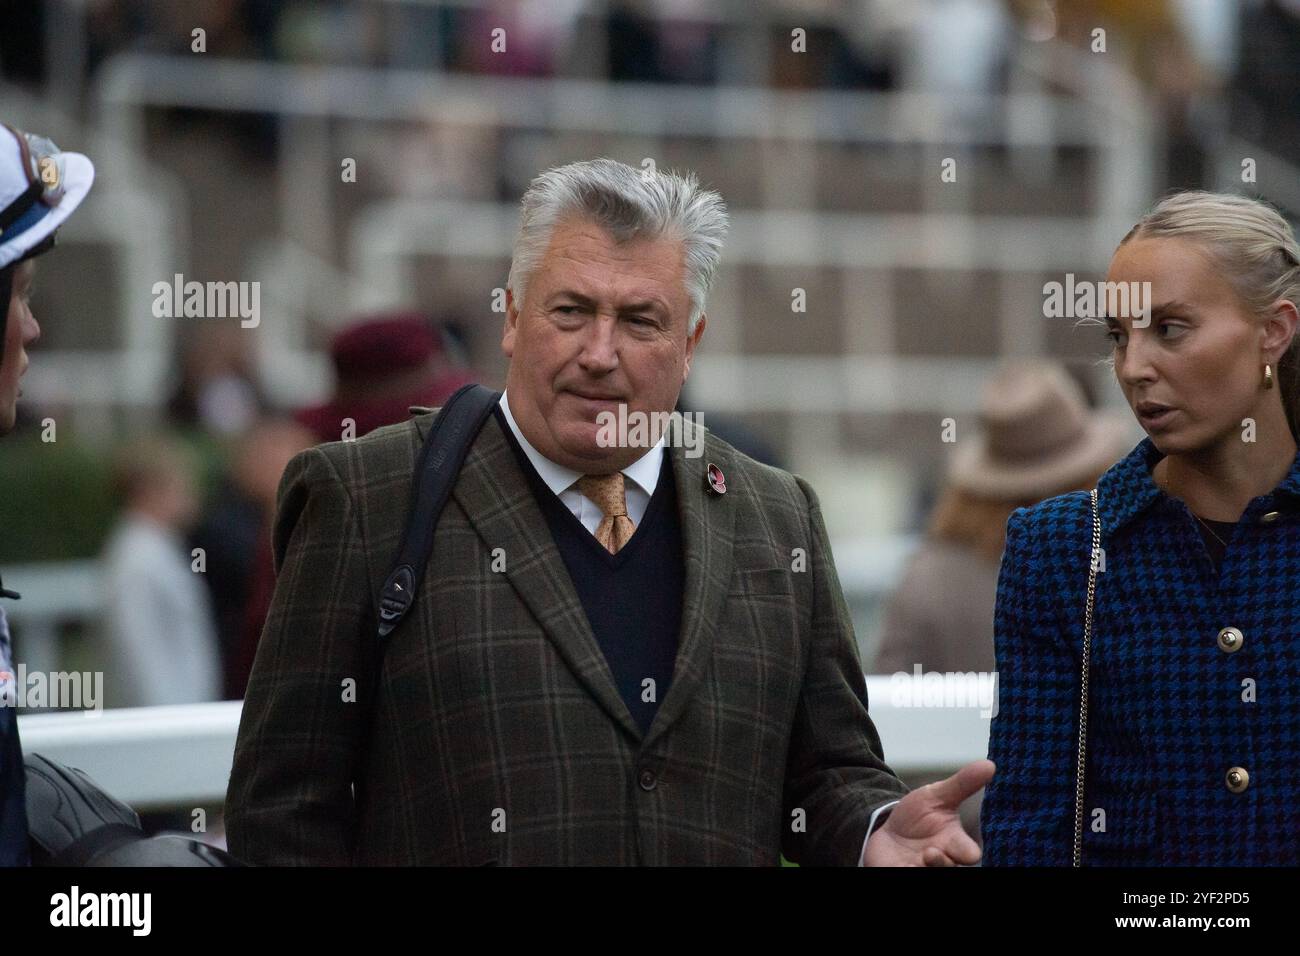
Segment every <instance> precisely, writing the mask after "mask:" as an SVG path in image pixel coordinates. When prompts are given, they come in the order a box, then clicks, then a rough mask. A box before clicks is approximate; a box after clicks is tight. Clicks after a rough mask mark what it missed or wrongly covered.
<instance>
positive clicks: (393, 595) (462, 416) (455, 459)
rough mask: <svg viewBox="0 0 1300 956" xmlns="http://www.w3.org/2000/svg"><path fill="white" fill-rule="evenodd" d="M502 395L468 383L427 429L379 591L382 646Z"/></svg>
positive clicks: (407, 605)
mask: <svg viewBox="0 0 1300 956" xmlns="http://www.w3.org/2000/svg"><path fill="white" fill-rule="evenodd" d="M500 399H501V393H500V392H494V391H492V390H491V389H490V388H486V387H484V386H482V385H464V386H462V387H461V388H459V389H457V390H456V392H455V394H453V395H452V396H451V398H449V399H447V401H446V404H444V405H443V406H442V410H441V411H440V412H439V413H438V417H437V418H436V419H434V422H433V424H432V425H431V426H430V427H429V436H428V438H426V439H425V441H424V447H423V448H421V449H420V457H419V459H418V461H417V462H416V466H415V477H414V480H413V482H412V489H411V509H410V512H409V514H408V516H407V519H406V530H405V531H403V532H402V546H401V549H400V550H399V551H398V553H397V560H396V561H395V562H394V567H393V570H392V571H391V572H390V573H389V575H388V578H387V580H385V581H384V586H383V588H382V589H381V590H380V592H379V638H380V646H381V649H382V646H383V639H384V638H386V637H387V636H388V635H389V634H390V633H391V632H392V630H393V628H395V627H397V625H398V624H400V623H401V622H402V618H404V617H405V616H406V612H407V611H409V610H410V609H411V605H412V604H413V603H414V602H415V591H416V589H417V588H418V587H419V586H420V581H421V579H422V578H423V577H424V568H425V565H426V564H428V563H429V552H430V551H432V550H433V533H434V531H435V530H436V529H437V525H438V516H439V515H440V514H442V509H443V506H444V505H445V504H446V503H447V497H448V495H450V494H451V489H452V486H453V485H455V484H456V477H457V475H459V474H460V469H461V466H462V465H464V464H465V457H466V456H467V455H468V454H469V446H470V445H472V444H473V443H474V438H475V437H476V436H477V435H478V433H479V432H480V431H481V430H482V428H483V423H484V422H485V421H486V420H487V417H488V415H490V414H492V409H493V408H494V407H495V406H496V404H497V402H498V401H500Z"/></svg>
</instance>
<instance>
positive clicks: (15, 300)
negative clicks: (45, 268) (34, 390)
mask: <svg viewBox="0 0 1300 956" xmlns="http://www.w3.org/2000/svg"><path fill="white" fill-rule="evenodd" d="M35 274H36V263H35V261H34V260H32V259H28V260H27V261H26V262H23V263H20V264H19V266H18V268H17V269H15V270H14V285H13V292H12V293H11V294H10V297H9V324H8V325H7V326H5V352H4V361H3V362H0V435H4V434H6V433H8V432H9V431H10V430H11V429H12V428H13V427H14V420H15V418H16V417H17V413H18V411H17V405H18V396H19V394H20V391H19V388H18V380H19V379H20V378H22V375H23V373H24V372H26V371H27V352H26V351H25V347H26V346H28V345H30V344H31V343H33V342H35V341H36V340H37V339H38V338H39V337H40V334H41V327H40V326H39V325H37V324H36V319H35V318H34V317H33V316H32V309H31V302H30V300H31V294H32V280H33V278H34V277H35Z"/></svg>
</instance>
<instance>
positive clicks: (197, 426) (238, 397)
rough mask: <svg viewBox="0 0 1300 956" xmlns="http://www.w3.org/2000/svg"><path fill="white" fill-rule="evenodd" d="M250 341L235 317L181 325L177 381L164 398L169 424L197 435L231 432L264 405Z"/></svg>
mask: <svg viewBox="0 0 1300 956" xmlns="http://www.w3.org/2000/svg"><path fill="white" fill-rule="evenodd" d="M251 343H252V338H251V337H250V336H249V335H248V333H247V332H246V331H245V330H244V329H242V328H241V327H240V325H239V323H238V322H235V323H226V322H220V321H208V322H205V323H202V324H198V325H188V326H186V327H185V329H184V338H183V345H182V347H181V358H180V380H179V381H178V382H177V384H176V388H175V390H174V391H173V392H172V395H171V397H170V398H169V399H168V402H167V420H168V423H169V424H171V425H172V426H174V427H176V428H180V429H183V430H186V431H187V432H193V431H197V432H198V433H199V437H203V436H226V437H231V436H235V435H239V434H241V433H243V432H244V431H245V430H246V429H248V428H250V427H251V426H252V424H253V422H255V421H257V420H258V418H260V417H261V415H262V414H263V412H264V410H265V409H266V406H267V402H266V397H265V395H264V394H263V390H262V387H261V384H260V383H259V382H258V379H257V374H256V372H255V371H254V369H253V356H252V354H251V351H250V349H251Z"/></svg>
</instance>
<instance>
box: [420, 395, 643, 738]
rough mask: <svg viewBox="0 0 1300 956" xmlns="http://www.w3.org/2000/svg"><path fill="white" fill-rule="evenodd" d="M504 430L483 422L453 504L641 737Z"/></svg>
mask: <svg viewBox="0 0 1300 956" xmlns="http://www.w3.org/2000/svg"><path fill="white" fill-rule="evenodd" d="M430 421H432V416H422V418H421V426H420V431H421V440H423V437H424V433H426V432H427V430H428V424H429V422H430ZM501 427H502V426H501V424H500V422H498V420H497V418H496V416H495V415H493V416H490V417H489V418H488V420H487V421H486V422H485V423H484V425H483V430H482V431H481V432H480V433H479V436H478V438H477V440H476V441H475V442H474V445H473V447H472V448H471V449H470V452H469V455H468V457H466V459H465V465H464V467H463V468H462V469H461V473H460V477H459V478H458V479H457V481H456V485H455V487H454V489H453V490H452V497H453V498H455V499H456V501H457V502H458V503H459V504H460V506H461V508H463V509H464V511H465V514H466V516H467V517H468V519H469V522H470V524H472V525H473V526H474V528H475V530H476V531H477V532H478V534H479V537H480V538H482V539H483V543H484V544H485V545H486V546H487V547H488V549H489V551H490V550H491V549H493V548H501V549H502V550H503V553H504V554H505V556H506V570H505V574H506V577H507V578H508V579H509V581H510V583H511V585H512V586H513V587H514V589H515V591H516V592H517V593H518V594H519V597H520V599H521V600H522V601H523V602H524V604H526V605H527V606H528V609H529V610H530V611H532V613H533V616H534V617H536V618H537V621H538V622H539V623H540V624H541V626H542V629H543V631H545V633H546V635H547V637H548V638H549V639H550V640H551V641H552V642H553V643H554V644H555V646H556V649H557V650H558V651H559V653H560V655H561V657H563V658H564V660H565V662H566V663H567V664H568V665H569V667H570V668H571V669H572V671H573V673H574V674H576V675H577V677H578V679H579V680H580V681H582V682H583V684H585V685H586V687H587V689H588V690H589V691H590V693H591V694H592V696H593V697H595V698H596V700H597V701H599V702H600V704H601V706H602V707H603V708H604V709H605V710H606V711H607V712H608V713H609V715H610V716H611V717H613V718H614V720H615V721H617V722H618V723H619V725H620V726H622V727H623V728H624V729H625V730H627V731H628V732H629V733H631V734H633V735H634V736H635V737H637V738H640V736H641V732H640V728H639V727H638V726H637V724H636V721H634V720H633V719H632V715H631V714H630V713H629V712H628V709H627V706H626V705H625V704H624V703H623V698H622V697H621V696H619V693H618V687H617V686H616V685H615V683H614V677H613V674H612V673H611V672H610V669H609V665H608V664H607V663H606V661H605V655H604V653H603V652H602V651H601V649H600V645H599V644H597V643H596V637H595V635H594V634H593V633H592V631H591V624H590V623H589V622H588V621H587V612H586V611H585V610H583V607H582V601H581V600H580V599H579V598H578V594H577V591H576V590H575V589H574V587H573V581H572V579H571V578H570V577H569V572H568V569H567V568H566V567H565V564H564V559H563V558H562V557H561V556H560V551H559V548H557V547H556V546H555V541H554V539H553V538H552V537H551V530H550V528H549V527H548V526H547V524H546V518H545V516H544V515H543V514H542V511H541V509H540V508H539V507H538V506H537V502H536V500H535V499H534V498H533V492H532V489H531V488H530V487H529V485H528V479H527V478H526V477H525V476H524V474H523V472H522V471H520V469H519V462H518V461H517V460H516V458H515V455H514V452H513V451H512V450H511V448H510V445H509V443H508V442H507V440H506V437H505V435H504V434H503V432H502V430H501Z"/></svg>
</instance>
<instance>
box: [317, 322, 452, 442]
mask: <svg viewBox="0 0 1300 956" xmlns="http://www.w3.org/2000/svg"><path fill="white" fill-rule="evenodd" d="M441 352H442V345H441V342H440V341H439V339H438V336H437V334H436V333H435V332H434V330H433V327H432V325H431V324H430V322H429V319H428V317H427V316H425V315H423V314H422V313H420V312H390V313H384V314H382V315H377V316H373V317H371V318H367V319H363V320H362V321H360V322H358V323H357V324H356V325H353V326H349V327H348V328H346V329H344V330H343V331H342V332H339V333H338V334H337V335H336V336H335V337H334V340H333V342H332V343H331V344H330V357H331V358H332V359H333V361H334V368H335V371H336V372H337V373H338V387H336V390H335V394H334V396H333V397H332V398H331V399H330V400H329V401H328V402H325V403H324V404H322V405H315V406H312V407H310V408H304V409H300V410H299V411H298V412H297V413H295V414H294V418H295V419H296V420H297V421H298V422H299V423H300V424H302V425H304V426H306V427H307V428H309V429H311V430H312V431H313V432H314V433H315V434H316V436H317V437H318V438H319V439H320V440H321V441H338V440H339V439H340V438H342V437H344V436H343V432H342V429H343V423H344V420H345V419H351V420H352V421H353V422H354V423H355V431H354V432H353V435H354V437H356V438H360V437H361V436H362V435H364V434H366V433H367V432H369V431H373V430H374V429H376V428H378V427H379V426H381V425H395V424H397V423H398V422H402V421H405V420H406V419H407V418H409V417H410V415H409V413H408V411H407V410H408V409H409V408H410V406H412V405H427V406H437V405H441V404H442V403H443V402H444V401H445V400H446V399H447V397H448V396H450V395H451V394H452V392H454V391H456V389H458V388H460V387H461V386H462V385H465V384H467V383H468V382H472V381H474V380H475V376H474V374H473V373H472V372H470V371H468V370H466V369H451V370H447V371H444V372H442V373H441V374H438V373H437V372H436V370H435V369H433V368H430V370H429V372H428V375H427V376H415V377H414V380H412V376H411V375H410V373H411V372H412V371H413V370H418V369H420V368H423V367H424V366H425V365H427V364H428V362H429V360H430V359H431V358H434V357H435V356H437V355H439V354H440V353H441ZM399 373H407V374H406V379H407V381H408V385H409V387H402V386H400V385H398V387H397V388H396V389H394V387H393V386H394V385H396V384H397V383H398V382H400V381H401V380H402V379H401V376H400V375H399ZM390 377H393V378H395V379H396V380H397V381H396V382H394V381H389V379H390ZM386 385H387V387H385V386H386Z"/></svg>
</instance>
